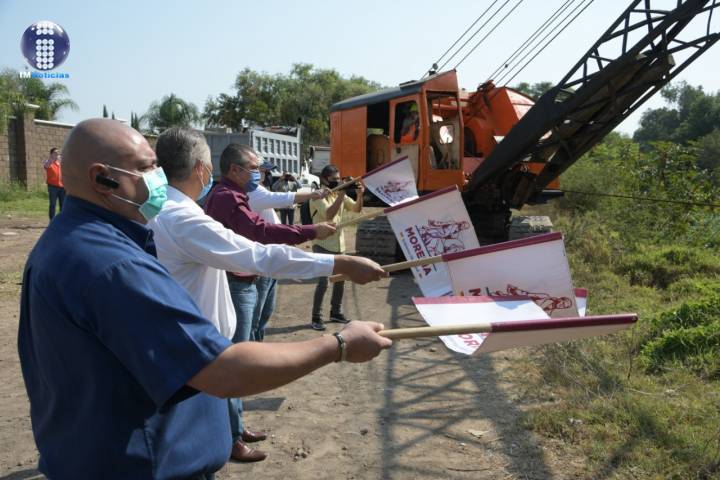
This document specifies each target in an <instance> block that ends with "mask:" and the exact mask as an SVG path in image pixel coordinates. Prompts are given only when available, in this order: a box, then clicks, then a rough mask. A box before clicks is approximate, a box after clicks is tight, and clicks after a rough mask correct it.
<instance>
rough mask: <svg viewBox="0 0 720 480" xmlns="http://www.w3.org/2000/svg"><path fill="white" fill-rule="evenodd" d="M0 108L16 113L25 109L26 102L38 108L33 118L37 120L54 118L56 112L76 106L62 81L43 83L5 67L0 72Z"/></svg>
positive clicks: (6, 111)
mask: <svg viewBox="0 0 720 480" xmlns="http://www.w3.org/2000/svg"><path fill="white" fill-rule="evenodd" d="M0 78H1V80H0V89H1V90H2V91H0V100H2V101H1V102H0V103H1V104H2V106H0V110H1V111H3V112H5V113H4V115H5V119H7V115H9V114H11V113H12V114H18V113H20V112H22V111H23V110H24V109H25V104H26V103H32V104H35V105H37V106H38V107H39V108H38V110H37V111H36V112H35V118H37V119H39V120H55V119H56V118H57V115H58V113H59V112H60V111H61V110H63V109H65V108H69V109H71V110H77V108H78V106H77V104H76V103H75V102H73V101H72V100H71V99H70V98H68V94H69V91H68V88H67V86H65V85H64V84H62V83H58V82H53V83H48V84H46V83H44V82H43V81H42V80H40V79H39V78H20V76H19V75H18V72H17V71H16V70H13V69H5V70H3V72H2V73H0Z"/></svg>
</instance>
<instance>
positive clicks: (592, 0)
mask: <svg viewBox="0 0 720 480" xmlns="http://www.w3.org/2000/svg"><path fill="white" fill-rule="evenodd" d="M582 1H584V0H582ZM594 1H595V0H589V1H588V2H587V3H586V4H585V6H583V7H582V9H581V10H580V11H579V12H578V13H576V14H575V16H574V17H573V18H571V19H570V20H569V21H568V22H566V23H565V25H564V26H563V27H562V28H561V29H560V31H559V32H557V33H556V34H555V35H554V36H553V37H552V38H551V39H550V40H548V41H547V42H545V44H544V45H542V46H541V47H540V49H539V50H538V51H537V52H536V53H535V55H533V56H532V57H531V58H530V60H528V61H527V62H525V64H524V65H523V66H522V67H520V69H519V70H517V71H516V72H515V73H513V75H512V76H511V77H510V78H508V79H507V80H498V83H500V82H502V83H504V84H505V85H507V84H509V83H510V82H512V81H513V79H514V78H515V77H517V76H518V75H519V74H520V72H522V71H523V70H525V68H526V67H527V66H528V65H529V64H530V63H531V62H532V61H533V60H535V58H537V56H538V55H540V54H541V53H542V52H543V50H545V48H546V47H547V46H548V45H550V44H551V43H552V42H553V41H554V40H555V39H556V38H557V37H558V35H560V34H561V33H562V32H564V31H565V29H566V28H567V27H569V26H570V25H572V23H573V22H574V21H575V20H577V18H578V17H579V16H580V15H581V14H582V13H583V12H584V11H585V10H586V9H587V8H588V7H589V6H590V5H592V3H593V2H594ZM582 5H583V4H582V2H581V3H580V4H579V5H578V6H576V7H575V8H574V9H573V10H572V11H571V12H570V13H569V14H568V15H567V16H565V18H563V20H562V21H561V22H560V23H559V24H558V25H556V26H555V27H554V28H553V29H552V30H551V31H550V32H548V33H547V34H546V35H545V36H544V37H543V39H542V40H544V39H545V38H547V37H549V36H550V35H552V33H553V32H554V31H555V30H557V28H558V27H559V26H560V25H562V22H565V20H566V19H567V18H568V17H570V15H572V14H573V12H575V11H576V10H577V9H578V8H579V7H580V6H582ZM542 40H541V42H542ZM531 51H532V50H531ZM529 53H530V52H528V53H526V54H525V55H524V56H523V59H524V58H525V57H527V55H528V54H529ZM520 61H522V59H521V60H520ZM510 73H511V72H507V73H505V74H504V75H503V76H502V77H501V78H503V79H504V78H507V75H509V74H510Z"/></svg>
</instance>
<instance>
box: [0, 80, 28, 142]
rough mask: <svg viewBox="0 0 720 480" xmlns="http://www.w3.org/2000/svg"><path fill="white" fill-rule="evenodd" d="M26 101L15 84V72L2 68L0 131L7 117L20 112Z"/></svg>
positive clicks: (4, 125) (4, 127)
mask: <svg viewBox="0 0 720 480" xmlns="http://www.w3.org/2000/svg"><path fill="white" fill-rule="evenodd" d="M26 103H27V101H26V99H25V96H24V95H23V94H22V92H21V90H20V88H19V86H18V84H17V72H16V71H14V70H9V69H8V70H3V72H2V73H0V132H4V131H5V129H6V128H7V123H8V118H9V117H10V116H12V115H14V114H16V113H19V112H22V111H23V109H24V108H25V104H26Z"/></svg>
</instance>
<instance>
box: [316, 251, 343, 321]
mask: <svg viewBox="0 0 720 480" xmlns="http://www.w3.org/2000/svg"><path fill="white" fill-rule="evenodd" d="M312 250H313V252H315V253H329V254H331V255H336V254H337V252H330V251H328V250H325V249H324V248H322V247H320V246H318V245H313V247H312ZM327 288H328V279H327V277H320V278H319V279H318V283H317V286H316V287H315V296H314V297H313V308H312V318H313V320H315V319H318V318H320V314H321V312H322V303H323V299H324V298H325V292H326V291H327ZM344 292H345V282H335V283H334V284H333V290H332V297H331V299H330V314H331V315H332V314H333V313H342V299H343V293H344Z"/></svg>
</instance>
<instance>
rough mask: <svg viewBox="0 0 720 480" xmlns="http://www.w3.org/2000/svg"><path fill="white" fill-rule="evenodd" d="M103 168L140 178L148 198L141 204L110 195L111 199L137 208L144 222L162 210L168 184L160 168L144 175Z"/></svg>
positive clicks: (115, 168) (114, 168) (110, 167)
mask: <svg viewBox="0 0 720 480" xmlns="http://www.w3.org/2000/svg"><path fill="white" fill-rule="evenodd" d="M105 166H106V167H107V168H109V169H111V170H116V171H118V172H123V173H127V174H128V175H134V176H136V177H142V179H143V181H144V182H145V187H147V191H148V197H147V199H146V200H145V201H144V202H143V203H142V204H140V203H137V202H133V201H132V200H128V199H127V198H123V197H121V196H119V195H115V194H112V196H113V197H115V198H117V199H118V200H122V201H123V202H126V203H129V204H131V205H135V206H136V207H138V210H139V211H140V214H141V215H142V216H143V217H145V220H148V221H149V220H151V219H152V218H153V217H155V216H156V215H157V214H158V213H160V210H162V207H163V205H164V204H165V201H166V200H167V184H168V182H167V177H165V172H164V171H163V169H162V167H158V168H156V169H154V170H151V171H149V172H145V173H136V172H131V171H129V170H123V169H122V168H117V167H113V166H110V165H105Z"/></svg>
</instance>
